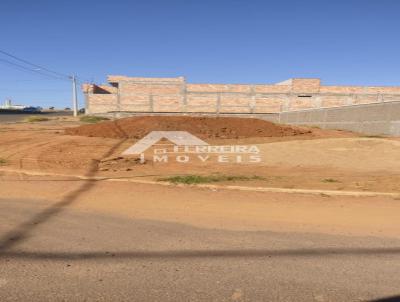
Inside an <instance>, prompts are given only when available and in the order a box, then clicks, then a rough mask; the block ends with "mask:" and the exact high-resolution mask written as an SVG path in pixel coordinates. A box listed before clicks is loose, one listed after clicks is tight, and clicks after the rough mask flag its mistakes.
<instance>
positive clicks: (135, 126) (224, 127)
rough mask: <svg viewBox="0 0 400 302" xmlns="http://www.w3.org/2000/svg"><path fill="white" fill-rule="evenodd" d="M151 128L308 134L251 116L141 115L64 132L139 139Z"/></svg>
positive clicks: (228, 134)
mask: <svg viewBox="0 0 400 302" xmlns="http://www.w3.org/2000/svg"><path fill="white" fill-rule="evenodd" d="M151 131H187V132H189V133H191V134H193V135H195V136H197V137H199V138H202V139H206V138H247V137H284V136H295V135H304V134H311V131H310V130H308V129H302V128H298V127H292V126H286V125H279V124H274V123H271V122H268V121H264V120H260V119H255V118H235V117H190V116H143V117H129V118H124V119H119V120H115V121H106V122H101V123H98V124H92V125H82V126H79V127H75V128H67V129H66V130H65V132H66V134H70V135H81V136H95V137H110V138H135V139H139V138H142V137H143V136H145V135H146V134H148V133H149V132H151Z"/></svg>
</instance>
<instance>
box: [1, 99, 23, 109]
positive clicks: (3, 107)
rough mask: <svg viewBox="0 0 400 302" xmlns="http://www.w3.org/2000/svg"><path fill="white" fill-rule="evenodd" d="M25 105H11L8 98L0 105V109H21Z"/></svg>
mask: <svg viewBox="0 0 400 302" xmlns="http://www.w3.org/2000/svg"><path fill="white" fill-rule="evenodd" d="M26 107H27V106H24V105H13V104H12V101H11V100H10V99H7V100H5V102H4V105H2V106H0V109H9V110H23V109H25V108H26Z"/></svg>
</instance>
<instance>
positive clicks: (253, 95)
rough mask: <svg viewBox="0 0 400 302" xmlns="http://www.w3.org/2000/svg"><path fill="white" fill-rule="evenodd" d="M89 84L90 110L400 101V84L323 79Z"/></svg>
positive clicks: (245, 109)
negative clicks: (263, 82) (332, 83)
mask: <svg viewBox="0 0 400 302" xmlns="http://www.w3.org/2000/svg"><path fill="white" fill-rule="evenodd" d="M108 81H109V83H110V84H111V85H88V84H85V85H84V86H83V87H82V88H83V92H84V93H85V95H86V109H87V112H88V113H89V114H98V113H107V112H165V113H167V112H171V113H172V112H175V113H185V112H186V113H189V112H194V113H221V114H222V113H234V114H237V113H242V114H250V113H252V114H253V113H254V114H262V113H278V112H288V111H297V110H303V109H317V108H332V107H340V106H348V105H359V104H371V103H382V102H392V101H400V87H375V86H374V87H363V86H321V82H320V80H319V79H298V78H296V79H290V80H287V81H284V82H281V83H278V84H274V85H273V84H270V85H240V84H187V83H186V81H185V79H184V78H183V77H178V78H131V77H126V76H109V77H108Z"/></svg>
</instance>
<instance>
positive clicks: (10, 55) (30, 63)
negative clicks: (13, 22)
mask: <svg viewBox="0 0 400 302" xmlns="http://www.w3.org/2000/svg"><path fill="white" fill-rule="evenodd" d="M0 53H2V54H4V55H6V56H9V57H11V58H13V59H15V60H17V61H20V62H22V63H25V64H28V65H31V66H33V67H36V68H39V69H41V70H44V71H47V72H50V73H53V74H55V75H58V76H60V77H64V78H68V79H70V78H71V77H70V76H69V75H66V74H63V73H60V72H57V71H53V70H51V69H48V68H46V67H43V66H40V65H37V64H34V63H32V62H29V61H27V60H24V59H21V58H19V57H17V56H14V55H12V54H10V53H8V52H5V51H4V50H1V49H0Z"/></svg>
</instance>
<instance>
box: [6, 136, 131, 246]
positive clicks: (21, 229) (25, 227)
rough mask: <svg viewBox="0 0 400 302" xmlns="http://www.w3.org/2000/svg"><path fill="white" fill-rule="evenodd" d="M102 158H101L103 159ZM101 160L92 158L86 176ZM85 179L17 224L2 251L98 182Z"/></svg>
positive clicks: (94, 172)
mask: <svg viewBox="0 0 400 302" xmlns="http://www.w3.org/2000/svg"><path fill="white" fill-rule="evenodd" d="M125 141H126V139H125V140H121V141H119V142H118V143H117V144H115V145H114V146H113V147H111V148H110V149H109V150H108V151H107V152H105V154H103V155H102V158H101V159H104V158H107V157H109V156H111V155H112V154H113V153H114V152H115V151H116V150H117V149H118V148H119V147H120V146H121V145H122V144H123V143H124V142H125ZM101 159H100V160H101ZM100 160H92V161H91V163H90V166H89V169H88V171H87V172H86V173H85V176H86V177H94V176H95V175H96V173H97V171H98V165H99V162H100ZM81 181H83V183H82V185H80V186H79V187H78V188H77V189H75V190H73V191H71V192H69V193H68V194H67V195H65V196H64V197H63V198H62V199H61V200H60V201H58V202H56V203H55V204H53V205H52V206H50V207H48V208H46V209H44V210H43V211H41V212H40V213H38V214H36V215H34V216H33V217H32V218H31V219H29V220H27V221H26V222H24V223H22V224H20V225H19V226H17V227H16V228H15V229H14V230H12V231H10V232H8V233H7V234H5V235H4V236H2V237H1V238H0V253H1V252H2V251H5V250H8V249H10V248H12V247H13V246H15V245H16V244H17V243H19V242H21V241H23V240H24V239H26V238H27V237H28V236H29V235H30V234H31V233H32V232H33V231H34V230H35V229H36V228H37V227H38V226H39V225H42V224H43V223H45V222H46V221H48V220H49V219H51V218H52V217H53V216H54V215H57V214H58V213H60V212H61V211H63V209H65V208H66V207H68V206H69V205H71V204H72V203H74V202H76V201H77V200H79V197H80V196H81V195H82V194H83V193H85V192H88V191H89V190H91V189H92V188H93V187H94V186H95V185H96V183H97V181H95V180H90V179H89V180H81Z"/></svg>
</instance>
